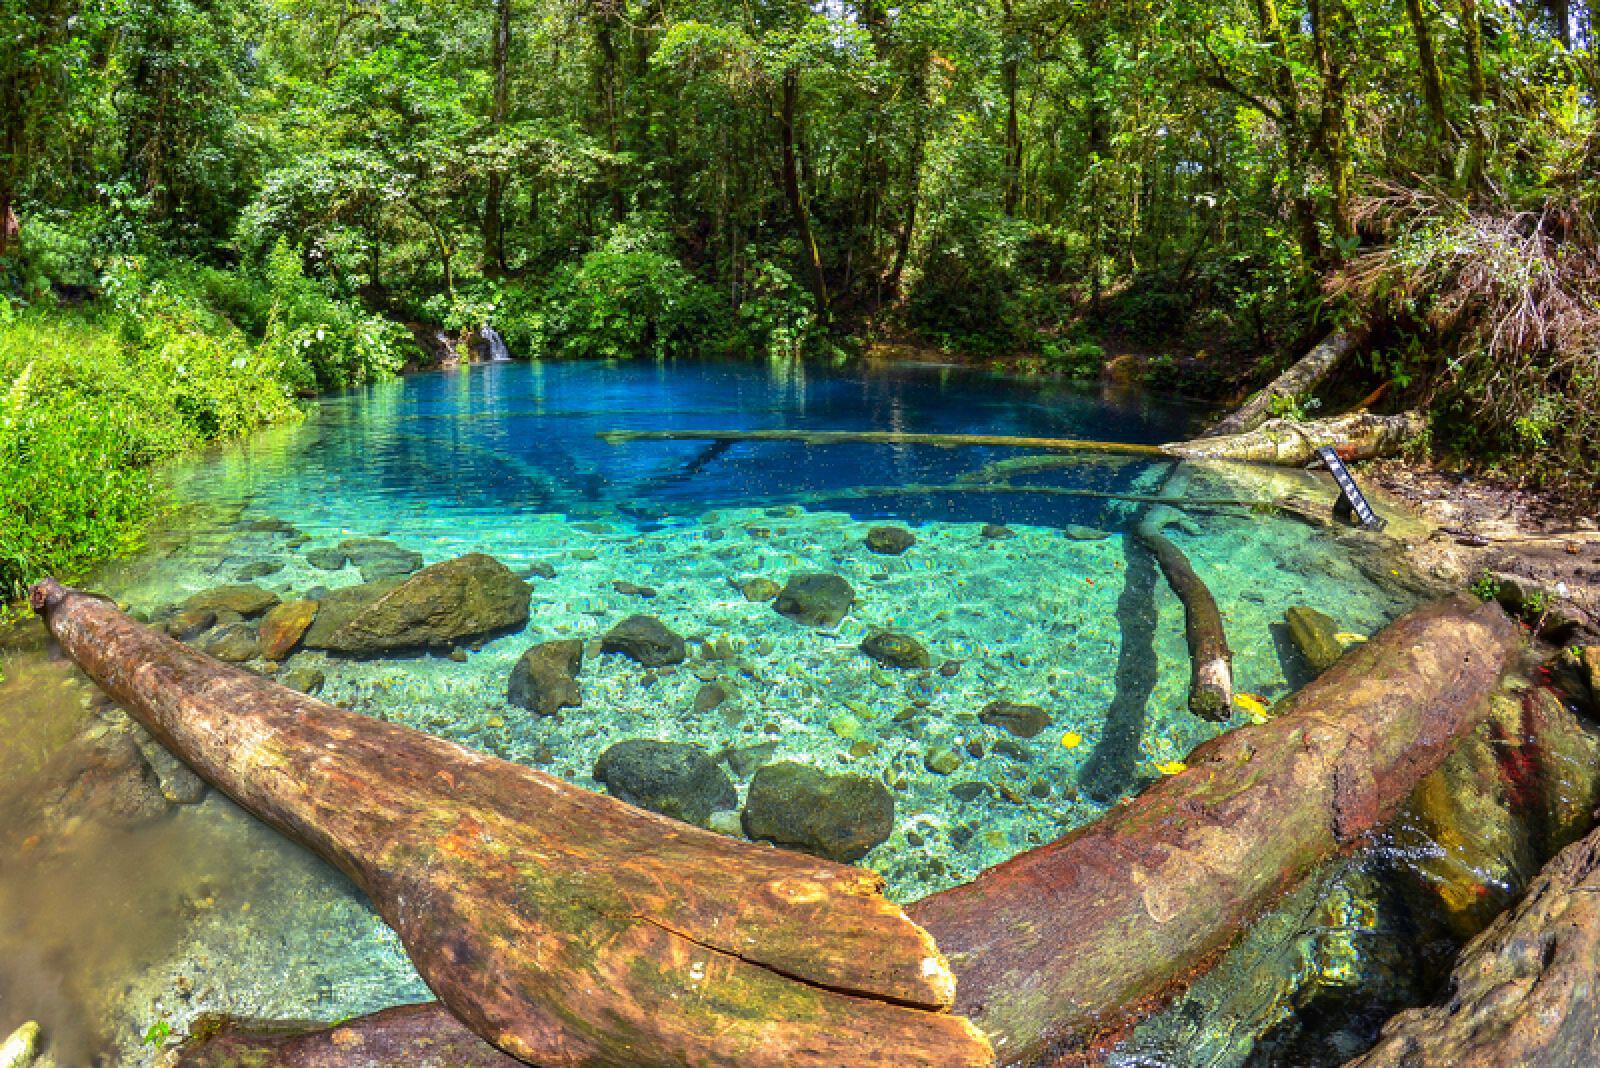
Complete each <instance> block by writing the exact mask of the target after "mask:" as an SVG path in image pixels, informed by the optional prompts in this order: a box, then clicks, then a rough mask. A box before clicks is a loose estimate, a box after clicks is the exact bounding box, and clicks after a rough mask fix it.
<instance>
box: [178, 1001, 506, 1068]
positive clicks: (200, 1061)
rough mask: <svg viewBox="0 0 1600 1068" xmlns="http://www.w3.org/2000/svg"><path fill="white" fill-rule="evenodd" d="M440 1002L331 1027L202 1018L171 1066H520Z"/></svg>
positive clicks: (278, 1067) (227, 1067)
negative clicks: (470, 1028) (475, 1032)
mask: <svg viewBox="0 0 1600 1068" xmlns="http://www.w3.org/2000/svg"><path fill="white" fill-rule="evenodd" d="M523 1063H525V1062H523V1061H520V1060H518V1059H516V1058H515V1057H512V1056H510V1055H509V1054H505V1053H501V1052H500V1051H499V1050H497V1049H495V1048H494V1047H493V1046H491V1045H489V1044H488V1043H487V1042H485V1041H484V1040H483V1039H481V1038H479V1037H478V1036H477V1035H475V1034H473V1033H472V1032H471V1031H469V1030H467V1027H466V1025H465V1024H463V1023H462V1022H461V1021H460V1020H458V1019H456V1018H455V1017H454V1016H452V1015H451V1014H450V1010H448V1009H446V1008H445V1007H444V1006H443V1005H441V1004H439V1003H438V1002H437V1001H434V1002H429V1003H427V1004H423V1005H401V1006H398V1007H396V1008H392V1009H384V1010H383V1011H382V1012H375V1013H372V1014H371V1015H368V1016H360V1017H357V1018H356V1019H354V1020H346V1021H344V1022H343V1023H338V1024H330V1025H317V1024H296V1023H281V1022H276V1021H274V1022H265V1021H249V1020H236V1019H232V1018H202V1019H201V1020H200V1021H198V1022H197V1024H196V1025H195V1026H194V1027H193V1028H192V1029H191V1031H190V1037H189V1039H188V1040H187V1041H185V1042H184V1044H183V1046H182V1047H180V1048H179V1050H178V1052H177V1054H176V1055H175V1057H174V1059H173V1061H172V1068H519V1066H520V1065H522V1064H523Z"/></svg>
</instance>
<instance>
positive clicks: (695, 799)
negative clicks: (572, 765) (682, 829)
mask: <svg viewBox="0 0 1600 1068" xmlns="http://www.w3.org/2000/svg"><path fill="white" fill-rule="evenodd" d="M594 777H595V778H596V779H597V780H599V781H600V782H602V783H604V784H605V787H606V789H607V790H609V791H610V792H611V793H612V795H614V796H616V797H619V798H621V799H622V800H624V801H627V802H628V803H629V804H634V805H638V806H639V807H640V808H647V809H649V810H650V811H652V812H659V813H661V814H662V815H663V816H671V817H672V818H673V819H678V820H683V821H684V822H685V823H694V824H698V825H700V826H705V824H706V821H707V820H709V819H710V817H711V813H713V812H715V811H717V810H718V809H730V808H733V807H734V806H735V805H737V804H738V803H739V795H738V794H737V793H736V792H735V791H734V789H733V781H732V780H731V779H729V778H728V774H727V772H725V771H723V770H722V768H721V767H719V766H718V765H717V762H716V760H715V759H714V758H713V757H712V756H711V754H710V753H708V752H706V751H705V750H704V749H702V748H700V747H699V746H697V745H686V744H684V743H682V742H658V741H654V740H652V739H649V738H630V739H628V740H627V741H624V742H618V743H617V744H616V745H613V746H612V747H611V748H609V749H607V750H606V751H605V752H604V753H601V754H600V759H599V760H598V761H597V762H596V763H595V766H594Z"/></svg>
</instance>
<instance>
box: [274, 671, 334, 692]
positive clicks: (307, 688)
mask: <svg viewBox="0 0 1600 1068" xmlns="http://www.w3.org/2000/svg"><path fill="white" fill-rule="evenodd" d="M326 681H327V676H326V675H324V674H323V673H322V671H321V669H319V668H314V667H311V666H310V665H304V666H299V667H291V668H290V669H289V670H287V671H285V672H283V673H282V674H280V675H279V676H278V682H280V683H282V684H283V685H284V686H287V687H289V689H291V690H299V691H300V692H301V693H304V694H315V693H320V692H321V690H322V684H323V683H324V682H326Z"/></svg>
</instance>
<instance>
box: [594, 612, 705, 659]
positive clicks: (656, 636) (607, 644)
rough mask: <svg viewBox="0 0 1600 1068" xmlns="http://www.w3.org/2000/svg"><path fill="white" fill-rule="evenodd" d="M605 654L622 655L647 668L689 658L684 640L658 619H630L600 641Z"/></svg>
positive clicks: (636, 617) (643, 617) (639, 617)
mask: <svg viewBox="0 0 1600 1068" xmlns="http://www.w3.org/2000/svg"><path fill="white" fill-rule="evenodd" d="M600 651H601V652H602V653H620V654H621V655H623V656H626V657H628V658H629V659H630V660H634V661H637V662H638V663H640V664H643V665H644V666H645V667H666V666H667V665H669V664H681V663H683V662H684V660H685V659H686V658H687V657H688V655H689V654H688V650H687V648H686V647H685V646H684V643H683V639H682V638H681V637H679V636H678V635H677V634H675V633H674V632H673V631H672V629H671V628H669V627H668V626H667V625H666V624H665V623H663V622H661V620H659V619H657V618H656V617H655V616H629V617H628V618H627V619H624V620H623V621H622V622H621V623H618V624H617V625H616V626H614V627H612V628H611V629H610V630H609V631H607V632H606V634H605V636H604V637H603V638H601V639H600Z"/></svg>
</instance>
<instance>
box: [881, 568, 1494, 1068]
mask: <svg viewBox="0 0 1600 1068" xmlns="http://www.w3.org/2000/svg"><path fill="white" fill-rule="evenodd" d="M1518 633H1519V632H1518V630H1517V628H1516V627H1515V626H1514V625H1513V624H1512V623H1511V621H1510V620H1509V619H1507V618H1506V616H1505V613H1504V612H1503V611H1502V610H1501V609H1500V608H1499V606H1498V605H1494V604H1487V605H1484V604H1479V603H1478V602H1477V601H1476V600H1475V599H1473V598H1469V597H1456V598H1451V599H1448V600H1446V601H1442V602H1439V603H1437V604H1434V605H1430V606H1428V607H1426V608H1423V609H1419V610H1417V611H1415V612H1412V613H1410V614H1409V615H1406V616H1404V617H1402V618H1401V619H1399V620H1397V621H1396V622H1395V623H1393V624H1391V625H1390V626H1389V627H1387V628H1386V629H1384V630H1383V631H1382V632H1380V633H1379V634H1377V635H1375V636H1374V637H1373V638H1372V639H1371V640H1370V641H1369V642H1367V643H1366V644H1365V645H1363V646H1361V647H1359V648H1357V649H1354V650H1352V651H1351V652H1349V653H1348V654H1346V655H1345V657H1344V658H1343V659H1341V660H1340V662H1339V663H1338V664H1336V665H1334V667H1333V668H1331V669H1330V670H1329V671H1327V672H1326V673H1325V674H1323V675H1322V676H1321V677H1320V678H1318V679H1316V680H1315V681H1314V682H1312V683H1310V684H1309V685H1308V686H1307V687H1306V688H1305V689H1303V690H1302V691H1300V693H1298V694H1296V695H1295V696H1294V697H1292V698H1290V699H1289V700H1288V701H1287V702H1286V704H1285V706H1284V709H1285V710H1284V712H1283V714H1282V715H1280V716H1278V717H1277V718H1274V719H1272V720H1270V721H1269V722H1267V723H1264V724H1261V725H1258V726H1249V727H1241V728H1239V729H1238V730H1234V731H1230V732H1228V733H1227V734H1224V735H1222V736H1220V737H1218V738H1215V739H1213V740H1211V741H1209V742H1207V743H1205V744H1204V745H1202V746H1200V747H1199V748H1197V749H1196V750H1195V751H1194V752H1193V753H1191V754H1190V756H1189V758H1188V761H1187V763H1188V768H1187V770H1185V771H1183V772H1181V773H1180V774H1177V775H1174V776H1171V777H1168V778H1164V779H1162V780H1161V781H1159V782H1157V783H1155V784H1154V785H1152V786H1150V787H1149V788H1147V789H1146V790H1145V791H1144V792H1143V793H1141V794H1140V795H1139V796H1138V797H1136V798H1134V799H1133V800H1132V801H1131V802H1129V803H1128V804H1125V805H1122V806H1120V807H1118V808H1115V809H1113V810H1112V811H1111V812H1110V813H1109V814H1108V815H1106V816H1105V817H1104V818H1102V819H1101V820H1099V821H1098V822H1096V823H1093V824H1090V825H1088V826H1086V827H1082V828H1079V829H1078V830H1075V831H1073V832H1072V833H1070V834H1068V835H1067V836H1065V837H1064V838H1061V839H1060V840H1058V841H1056V842H1054V843H1052V844H1050V845H1046V846H1042V847H1040V848H1038V849H1034V850H1032V851H1030V852H1027V853H1023V854H1021V855H1020V856H1018V857H1015V858H1013V859H1012V860H1009V861H1007V862H1005V863H1003V864H1000V865H998V866H996V867H994V868H990V869H989V870H988V871H986V872H984V873H983V874H981V875H979V876H978V878H977V879H975V880H973V881H972V882H970V883H968V884H966V885H964V886H959V887H955V888H953V889H951V890H947V891H944V892H942V893H939V894H935V895H933V896H931V897H928V898H925V899H924V900H922V901H920V902H918V903H917V904H915V905H912V906H910V907H909V909H908V911H909V912H910V914H911V915H912V916H913V917H914V918H915V919H916V920H917V921H918V922H919V923H921V924H923V925H924V926H925V927H926V928H927V929H928V930H929V931H931V932H932V933H933V934H934V936H935V937H936V938H938V940H939V943H940V945H941V946H942V947H943V948H944V950H945V952H946V953H947V954H948V955H949V958H950V961H951V964H952V965H953V966H954V968H955V969H956V974H957V975H958V976H959V979H960V982H959V986H958V988H957V995H956V1010H957V1011H959V1012H963V1013H966V1014H968V1015H969V1016H971V1018H972V1019H973V1020H974V1021H975V1022H977V1023H978V1025H979V1026H981V1027H982V1028H983V1029H984V1030H985V1031H986V1032H987V1033H988V1035H989V1036H990V1038H991V1039H992V1040H993V1041H994V1044H995V1050H996V1053H997V1055H998V1056H999V1058H1000V1060H1001V1061H1002V1062H1003V1063H1006V1064H1016V1063H1031V1062H1037V1061H1038V1060H1040V1059H1042V1058H1045V1057H1046V1056H1047V1055H1053V1054H1058V1053H1063V1052H1065V1051H1071V1050H1083V1049H1085V1048H1092V1047H1095V1046H1097V1045H1098V1044H1099V1043H1101V1042H1103V1041H1106V1040H1109V1038H1111V1037H1113V1036H1114V1035H1115V1033H1116V1032H1117V1031H1118V1029H1119V1028H1121V1027H1123V1026H1125V1025H1126V1024H1127V1023H1128V1022H1129V1021H1130V1020H1131V1018H1132V1017H1133V1016H1134V1015H1135V1014H1136V1013H1138V1012H1139V1011H1140V1010H1141V1009H1142V1008H1147V1007H1148V1006H1149V1005H1150V1004H1151V1003H1152V1002H1153V1001H1155V1000H1158V999H1159V998H1160V997H1161V996H1162V995H1164V994H1168V993H1171V992H1172V991H1174V990H1175V989H1176V988H1178V987H1179V986H1181V984H1182V983H1183V981H1184V980H1185V978H1186V977H1187V976H1190V975H1193V974H1196V973H1197V972H1199V971H1200V970H1202V969H1203V968H1204V967H1205V966H1206V965H1207V962H1208V961H1210V960H1211V959H1213V958H1214V957H1215V955H1216V954H1218V953H1220V952H1221V951H1222V950H1223V949H1224V948H1225V947H1226V946H1227V944H1228V943H1229V942H1230V941H1231V940H1232V939H1233V937H1234V936H1235V935H1236V934H1237V933H1238V931H1239V929H1240V928H1241V927H1242V926H1243V925H1244V924H1246V923H1248V922H1249V921H1250V919H1251V917H1253V916H1255V915H1257V914H1258V913H1259V912H1260V910H1261V909H1262V908H1264V907H1265V906H1266V905H1268V904H1269V903H1270V902H1271V901H1273V900H1274V899H1275V898H1276V897H1277V896H1278V895H1279V894H1281V893H1282V892H1283V891H1284V890H1286V889H1287V888H1289V887H1291V886H1293V885H1294V884H1295V882H1297V881H1298V880H1299V879H1300V878H1302V877H1304V876H1305V874H1306V873H1308V872H1309V871H1310V870H1311V869H1312V868H1313V867H1314V866H1315V865H1316V864H1317V863H1319V862H1320V861H1322V860H1324V859H1326V858H1327V857H1329V856H1331V855H1333V854H1334V853H1336V852H1337V851H1339V850H1342V849H1345V848H1349V847H1350V846H1352V845H1353V844H1354V843H1355V842H1356V841H1358V840H1359V839H1360V838H1362V836H1364V835H1365V834H1367V833H1368V832H1369V831H1371V830H1372V829H1374V828H1375V827H1377V826H1378V825H1379V824H1381V823H1382V822H1383V821H1384V820H1385V819H1387V818H1388V817H1389V816H1390V815H1391V814H1392V813H1393V812H1394V810H1395V809H1396V807H1397V806H1398V805H1399V804H1400V803H1401V802H1402V801H1403V800H1404V799H1405V798H1406V797H1407V796H1408V795H1409V794H1410V792H1411V790H1412V789H1413V788H1414V787H1415V786H1416V784H1417V782H1418V781H1420V780H1421V778H1422V777H1423V776H1424V775H1426V774H1427V773H1429V772H1430V771H1432V770H1433V769H1434V768H1435V767H1437V766H1438V765H1439V764H1440V762H1442V761H1443V759H1444V757H1445V756H1446V755H1447V754H1448V753H1449V751H1450V749H1451V746H1452V744H1453V743H1454V741H1455V739H1457V738H1459V737H1460V736H1461V735H1463V734H1465V733H1466V732H1467V731H1469V730H1471V729H1472V728H1473V727H1475V726H1476V725H1477V724H1478V723H1479V722H1481V721H1482V720H1483V718H1484V717H1485V716H1486V715H1487V711H1488V705H1489V694H1490V691H1491V689H1492V687H1493V686H1494V684H1495V682H1496V680H1497V678H1498V677H1499V675H1500V673H1501V671H1502V668H1503V666H1504V665H1505V663H1506V661H1507V660H1508V658H1509V657H1510V655H1511V652H1512V650H1513V649H1514V648H1515V647H1516V645H1517V642H1518V640H1519V638H1518Z"/></svg>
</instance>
